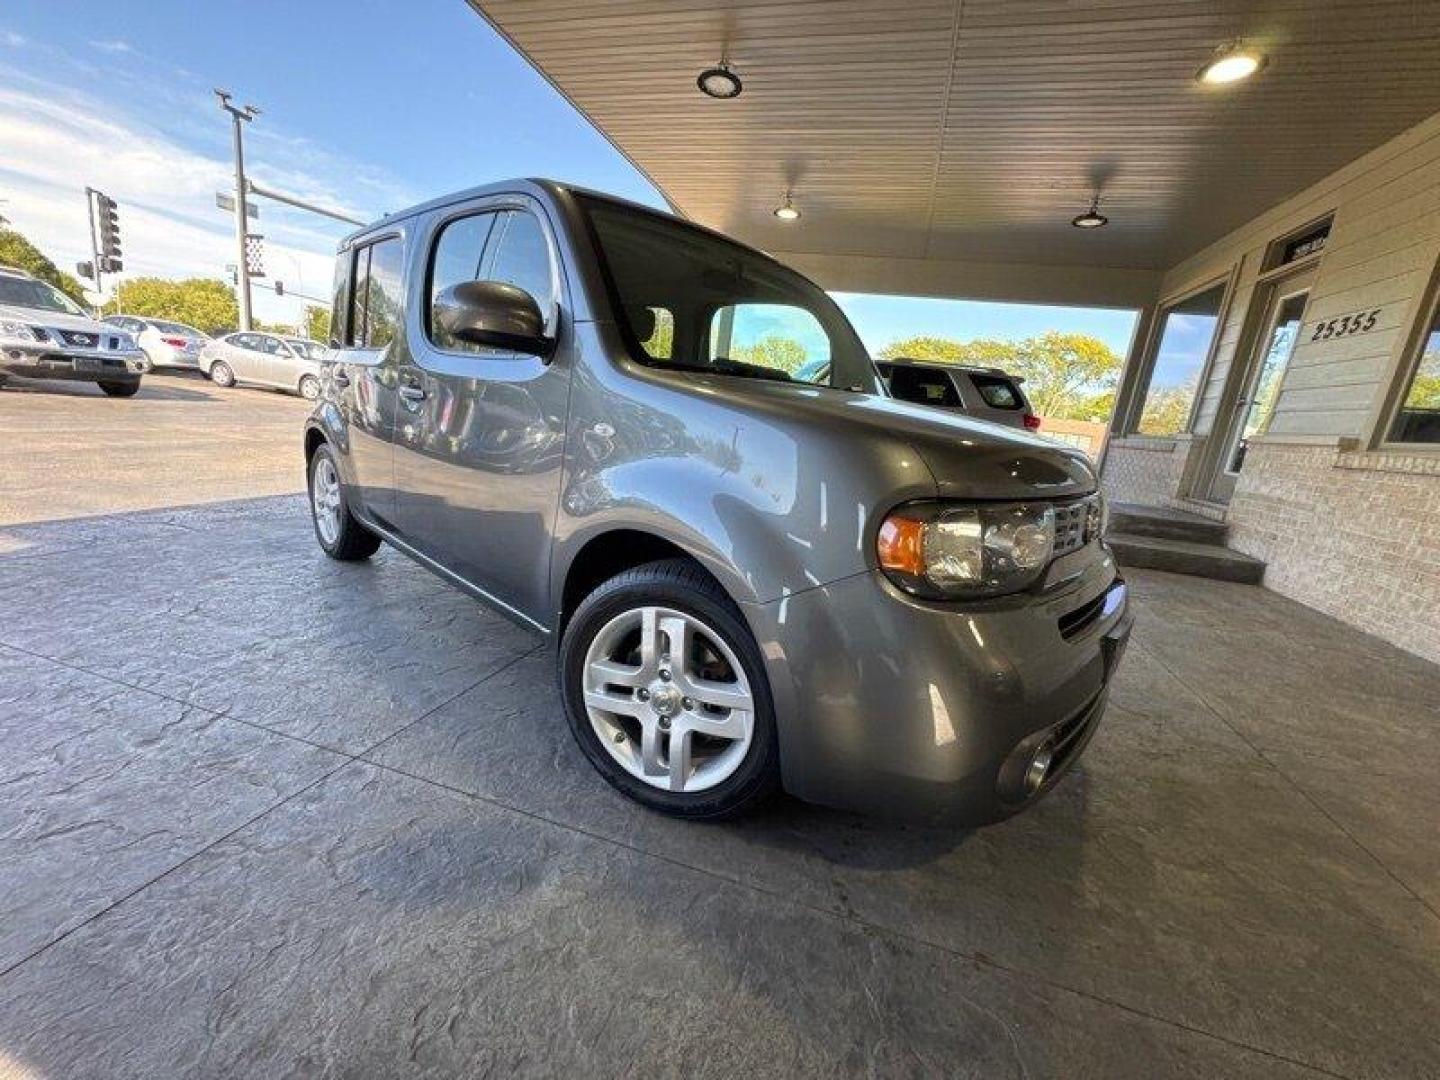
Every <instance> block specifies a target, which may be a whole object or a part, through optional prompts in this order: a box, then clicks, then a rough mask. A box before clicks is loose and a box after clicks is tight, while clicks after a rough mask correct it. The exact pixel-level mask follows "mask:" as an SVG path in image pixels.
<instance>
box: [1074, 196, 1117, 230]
mask: <svg viewBox="0 0 1440 1080" xmlns="http://www.w3.org/2000/svg"><path fill="white" fill-rule="evenodd" d="M1070 224H1071V225H1074V226H1075V228H1077V229H1103V228H1104V227H1105V226H1106V225H1109V224H1110V219H1109V218H1108V217H1106V216H1105V215H1104V214H1102V213H1100V193H1099V192H1098V191H1097V192H1096V193H1095V197H1094V198H1093V199H1091V200H1090V209H1089V210H1086V211H1085V213H1083V214H1078V215H1076V216H1075V217H1073V218H1071V219H1070Z"/></svg>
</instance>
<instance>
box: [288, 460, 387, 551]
mask: <svg viewBox="0 0 1440 1080" xmlns="http://www.w3.org/2000/svg"><path fill="white" fill-rule="evenodd" d="M322 461H326V462H329V464H330V467H331V468H332V469H335V474H336V478H337V483H339V479H338V478H339V472H340V471H339V468H338V467H337V466H336V464H335V455H334V454H333V453H331V451H330V447H329V446H327V445H326V444H324V443H321V444H320V445H319V446H318V447H316V448H315V453H314V454H313V455H312V456H311V458H310V467H309V468H308V469H307V470H306V485H305V486H306V490H307V491H308V492H309V495H310V525H311V527H312V528H313V529H314V530H315V539H316V540H317V541H318V542H319V544H320V550H321V551H323V552H325V554H326V555H329V556H330V558H332V559H336V560H338V561H340V562H359V561H360V560H361V559H368V558H369V557H370V556H371V555H374V554H375V552H376V551H378V550H380V537H378V536H376V535H375V534H374V533H373V532H371V531H370V530H369V529H367V528H366V527H365V526H364V525H361V524H360V522H358V521H356V520H355V515H354V514H352V513H350V506H349V503H348V501H347V499H346V497H345V488H344V485H343V484H341V486H340V506H339V511H338V519H339V527H338V531H337V535H336V537H335V539H334V541H333V542H327V541H326V539H325V535H324V533H323V532H322V531H321V528H320V522H319V519H318V514H317V512H316V509H315V474H316V471H317V470H318V469H319V468H320V463H321V462H322Z"/></svg>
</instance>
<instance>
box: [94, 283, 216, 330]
mask: <svg viewBox="0 0 1440 1080" xmlns="http://www.w3.org/2000/svg"><path fill="white" fill-rule="evenodd" d="M114 302H115V307H116V310H117V311H123V312H124V313H125V314H127V315H146V316H149V317H151V318H155V319H171V320H173V321H175V322H179V323H184V324H185V325H187V326H193V327H195V328H196V329H197V330H203V331H205V332H206V333H207V334H208V333H210V332H211V331H212V330H220V329H225V328H229V327H234V326H236V325H238V323H239V322H240V308H239V304H238V303H237V302H236V300H235V289H234V287H233V286H231V285H230V284H228V283H227V282H224V281H221V280H219V279H218V278H188V279H186V280H184V281H170V280H167V279H165V278H154V277H142V278H132V279H131V280H129V281H123V282H121V283H120V285H119V286H118V287H117V288H116V290H115V301H114Z"/></svg>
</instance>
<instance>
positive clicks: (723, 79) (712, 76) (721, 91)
mask: <svg viewBox="0 0 1440 1080" xmlns="http://www.w3.org/2000/svg"><path fill="white" fill-rule="evenodd" d="M695 85H696V86H698V87H699V88H700V91H701V93H704V94H708V95H709V96H710V97H713V98H733V97H739V96H740V91H741V90H743V89H744V88H745V87H744V86H743V85H742V84H741V82H740V76H739V75H736V74H735V73H734V72H733V71H731V70H730V65H729V64H727V63H726V62H725V61H724V60H721V61H720V63H719V64H717V65H716V66H715V67H712V68H706V69H705V70H704V71H702V72H700V75H699V77H698V78H697V79H696V80H695Z"/></svg>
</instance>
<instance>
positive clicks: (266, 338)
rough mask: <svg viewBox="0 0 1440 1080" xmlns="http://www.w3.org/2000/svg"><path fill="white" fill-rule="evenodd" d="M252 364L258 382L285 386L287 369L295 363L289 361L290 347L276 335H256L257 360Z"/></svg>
mask: <svg viewBox="0 0 1440 1080" xmlns="http://www.w3.org/2000/svg"><path fill="white" fill-rule="evenodd" d="M251 363H252V364H253V365H254V370H255V376H254V379H255V381H256V382H259V383H264V384H265V385H266V386H284V385H285V372H286V369H287V367H288V366H289V365H290V364H291V363H293V361H291V360H290V359H289V347H288V346H287V345H286V344H285V343H284V342H283V341H281V340H280V339H279V338H278V337H276V336H275V335H274V334H256V335H255V358H254V359H253V360H252V361H251Z"/></svg>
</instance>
